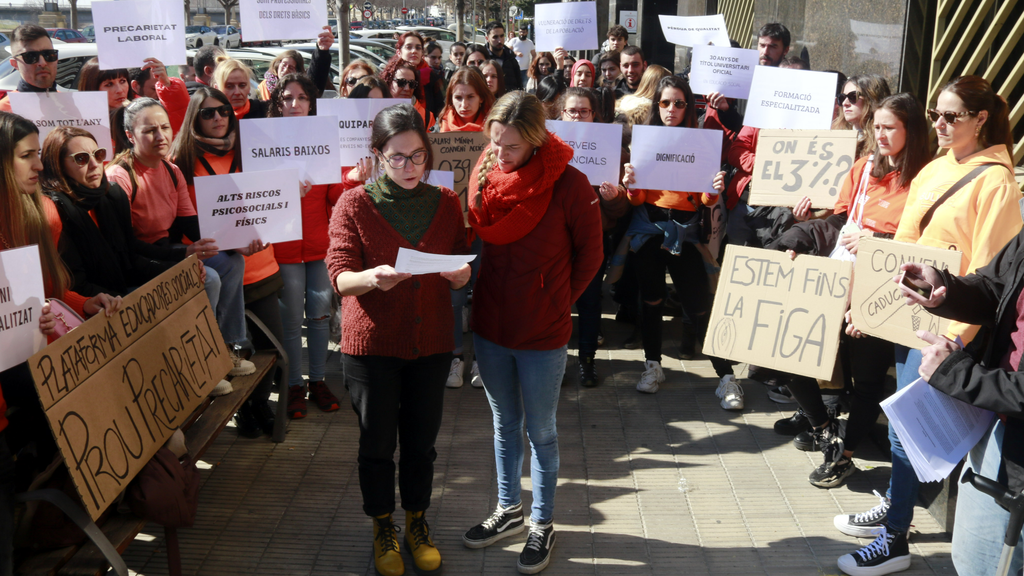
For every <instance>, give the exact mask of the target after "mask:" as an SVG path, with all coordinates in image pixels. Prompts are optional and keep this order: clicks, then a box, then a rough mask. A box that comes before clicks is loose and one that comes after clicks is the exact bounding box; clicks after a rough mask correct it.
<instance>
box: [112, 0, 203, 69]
mask: <svg viewBox="0 0 1024 576" xmlns="http://www.w3.org/2000/svg"><path fill="white" fill-rule="evenodd" d="M92 17H93V19H94V22H95V28H96V50H97V54H98V58H99V61H100V68H101V69H103V70H116V69H118V68H139V67H141V66H142V65H143V64H144V63H145V62H144V60H145V59H146V58H156V59H157V60H160V61H161V62H163V63H164V64H165V65H167V66H170V65H172V64H184V63H185V62H186V61H187V60H188V55H187V54H186V53H185V13H184V11H183V10H182V9H181V2H180V1H179V0H132V1H131V2H124V1H116V2H114V1H99V0H97V1H96V2H93V3H92Z"/></svg>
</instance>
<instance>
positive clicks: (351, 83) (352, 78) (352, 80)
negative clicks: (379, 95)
mask: <svg viewBox="0 0 1024 576" xmlns="http://www.w3.org/2000/svg"><path fill="white" fill-rule="evenodd" d="M366 76H369V74H367V75H366ZM366 76H360V77H358V78H356V77H355V76H349V77H348V78H346V79H345V83H346V84H348V85H349V86H355V85H356V82H359V81H360V80H362V79H363V78H366Z"/></svg>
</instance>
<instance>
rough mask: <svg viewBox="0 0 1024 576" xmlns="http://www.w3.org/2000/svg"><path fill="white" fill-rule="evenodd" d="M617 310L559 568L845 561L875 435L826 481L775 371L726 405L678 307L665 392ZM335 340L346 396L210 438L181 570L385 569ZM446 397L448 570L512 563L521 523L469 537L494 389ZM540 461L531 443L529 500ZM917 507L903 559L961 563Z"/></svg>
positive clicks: (576, 446) (160, 566)
mask: <svg viewBox="0 0 1024 576" xmlns="http://www.w3.org/2000/svg"><path fill="white" fill-rule="evenodd" d="M603 327H604V332H605V335H606V336H607V339H608V345H606V346H605V348H603V349H602V350H601V351H600V352H599V356H598V369H599V371H600V374H601V375H602V376H605V379H604V381H603V383H602V384H601V386H599V387H598V388H594V389H584V388H580V387H579V386H578V385H577V384H576V378H575V363H574V357H573V353H574V350H570V372H569V377H568V378H567V380H566V384H565V386H564V387H563V388H562V396H561V403H560V405H559V410H558V429H559V439H560V450H561V472H560V478H559V488H558V496H557V504H556V508H555V523H556V527H557V529H558V541H557V545H556V547H555V551H554V557H553V560H552V562H551V565H550V567H549V568H548V569H547V570H546V571H544V574H545V575H548V576H556V575H561V574H595V575H606V574H607V575H620V574H622V575H631V574H687V575H700V574H722V575H733V574H780V575H787V576H788V575H803V574H838V573H839V571H838V569H837V568H836V559H837V558H838V557H839V556H840V555H842V554H846V553H848V552H851V551H853V550H854V549H856V548H858V547H859V546H862V545H865V544H867V543H868V541H866V540H860V541H858V540H857V539H854V538H849V537H847V536H844V535H843V534H841V533H839V532H838V531H837V530H836V529H835V528H834V527H833V525H832V518H833V516H835V515H836V514H839V513H842V512H846V513H851V512H860V511H864V510H867V509H869V508H871V507H872V506H874V505H876V504H877V503H878V500H877V498H875V497H874V496H873V495H872V494H871V492H872V490H878V491H879V492H882V493H884V490H885V487H886V485H887V482H888V475H889V465H888V462H885V461H880V460H879V452H878V450H877V448H876V447H875V446H873V445H871V443H870V442H865V445H864V446H862V447H861V449H860V450H859V451H858V454H857V456H856V460H857V464H858V466H859V467H860V468H861V470H860V471H858V472H857V473H855V474H854V475H853V476H851V477H850V479H849V480H848V482H847V484H846V485H844V486H843V487H841V488H837V489H833V490H821V489H818V488H815V487H813V486H811V485H810V484H808V482H807V475H808V473H810V471H811V470H812V469H813V468H814V467H815V466H817V465H818V464H820V463H821V455H820V453H804V452H800V451H798V450H796V449H795V448H793V446H792V445H791V444H790V443H789V438H786V437H782V436H778V435H776V434H775V433H774V432H773V431H772V424H773V423H774V421H775V420H777V419H779V418H782V417H785V416H789V415H790V414H792V408H791V406H780V405H777V404H774V403H773V402H771V401H769V400H768V399H767V397H766V395H765V388H764V387H763V386H761V385H760V384H757V383H755V382H752V381H749V380H745V379H744V380H742V385H743V387H744V389H745V390H746V409H745V410H743V411H742V412H726V411H724V410H722V409H721V408H720V407H719V406H718V399H717V398H715V395H714V389H715V387H716V386H717V378H716V377H715V374H714V371H713V370H712V368H711V365H710V363H709V362H708V361H707V360H704V359H700V360H697V361H692V362H680V361H679V360H677V359H676V356H675V351H676V350H678V334H679V323H678V322H666V323H665V343H664V348H665V350H666V351H669V354H670V355H667V356H666V357H665V360H664V366H665V373H666V377H667V378H668V381H667V383H666V384H664V385H663V386H662V388H661V391H660V392H659V393H658V394H655V395H644V394H640V393H638V392H637V391H636V390H635V385H636V382H637V380H638V379H639V377H640V371H641V369H642V352H641V351H639V350H637V351H629V350H622V349H619V348H616V347H613V345H614V346H618V345H620V344H621V343H622V341H623V340H624V339H625V337H626V335H627V333H628V328H627V327H626V326H624V325H621V324H616V323H615V322H613V321H612V320H611V317H610V316H606V317H605V320H604V321H603ZM467 337H468V335H467ZM332 350H334V351H332V354H331V358H330V361H329V366H330V369H331V372H330V376H329V384H330V386H331V388H332V389H333V390H334V392H335V393H336V394H337V395H338V396H339V397H340V398H341V400H342V409H341V410H339V411H338V412H334V413H332V414H323V413H321V412H319V411H318V410H317V409H316V408H315V406H313V405H312V404H311V405H310V411H309V417H307V418H306V419H305V420H301V421H297V422H293V423H292V424H291V427H290V431H289V434H288V439H287V441H286V442H285V443H283V444H273V443H271V442H270V441H269V440H268V439H266V438H264V439H262V440H247V439H244V438H239V437H238V436H237V434H235V432H234V430H233V429H232V428H229V429H228V430H225V431H224V432H223V433H222V434H221V436H220V437H219V438H218V439H217V441H216V442H215V444H214V445H213V446H212V447H211V449H210V450H209V452H208V453H207V454H206V456H205V461H204V462H203V463H201V465H200V466H201V468H203V470H202V474H203V482H204V484H203V487H202V490H201V492H200V505H199V506H200V507H199V517H198V520H197V523H196V526H195V527H194V528H192V529H187V530H181V531H180V534H181V546H182V557H183V564H184V572H185V574H195V575H204V576H207V575H235V574H238V575H253V574H259V575H263V574H267V575H270V574H275V575H276V574H280V575H289V576H291V575H307V574H317V575H320V574H323V575H328V574H329V575H332V576H337V575H339V574H366V575H372V574H374V570H373V563H372V559H371V534H372V532H371V525H370V521H369V520H368V519H367V518H366V517H365V516H364V515H363V513H362V510H361V497H360V493H359V479H358V474H357V469H356V452H357V445H358V435H359V430H358V427H357V423H356V418H355V415H354V413H353V412H352V410H351V409H350V408H349V404H348V396H347V395H345V394H344V388H343V386H342V384H341V376H340V369H339V359H338V353H337V351H336V349H332ZM738 368H743V366H742V365H741V366H739V367H738ZM744 371H745V370H744ZM744 371H741V372H740V375H741V376H742V375H743V372H744ZM445 400H446V402H445V416H444V423H443V426H442V428H441V433H440V436H439V438H438V442H437V451H438V459H437V463H436V468H435V481H434V497H433V503H432V505H431V508H430V510H429V511H428V518H429V520H430V523H431V526H432V528H433V529H434V533H435V536H434V540H435V543H436V544H437V546H438V547H439V549H440V550H441V554H442V556H443V558H444V562H445V574H447V575H449V576H452V575H462V574H488V575H490V574H499V575H501V574H505V575H510V576H511V575H512V574H516V573H517V572H516V559H517V557H518V553H519V551H520V550H521V549H522V546H523V543H524V541H525V534H523V535H520V536H517V537H513V538H510V539H509V540H505V541H502V542H501V543H499V544H496V545H495V546H492V547H491V548H487V549H484V550H469V549H467V548H465V547H463V546H462V543H461V535H462V533H463V532H464V531H465V530H466V529H468V528H469V527H470V526H472V525H473V524H475V523H477V522H479V521H481V520H483V519H484V518H485V517H486V516H487V515H488V514H489V513H490V512H491V510H493V509H494V507H495V505H496V487H495V472H494V456H493V444H492V435H491V413H490V410H489V409H488V406H487V402H486V398H485V396H484V392H483V390H478V389H475V388H472V387H471V386H470V385H469V382H468V379H467V382H466V385H465V386H464V387H462V388H461V389H455V390H448V391H447V393H446V398H445ZM780 408H781V409H780ZM528 467H529V455H527V458H526V463H525V468H526V469H527V473H526V476H525V478H524V482H523V484H524V486H523V487H524V491H525V492H524V505H526V506H527V507H528V506H529V502H530V494H529V488H530V481H529V472H528ZM399 514H401V511H399ZM399 519H401V520H400V521H401V522H402V523H404V515H403V516H398V517H396V520H399ZM914 523H915V527H914V528H913V529H912V531H911V540H910V544H911V551H912V553H913V554H914V561H913V564H912V566H911V569H910V570H909V571H907V572H903V573H902V574H907V575H919V574H955V571H954V569H953V566H952V562H951V561H950V557H949V551H950V544H949V538H948V537H947V536H946V535H945V534H944V533H942V532H941V531H940V530H939V528H938V525H937V524H936V523H935V521H934V520H932V518H931V516H929V515H928V513H927V512H926V511H925V510H923V509H921V508H918V510H917V512H916V515H915V521H914ZM162 534H163V532H162V530H161V529H160V528H159V527H150V528H149V529H148V530H147V531H146V532H144V533H143V534H141V535H140V536H139V537H138V539H137V540H136V542H135V543H133V544H132V545H131V546H130V547H129V548H128V550H127V551H126V553H125V558H126V561H127V562H128V565H129V567H130V568H131V569H132V570H134V571H135V573H138V574H144V575H147V576H149V575H154V574H166V573H167V567H166V559H165V556H164V554H163V547H162V544H163V536H162ZM403 546H404V544H403ZM403 553H404V555H405V557H406V566H407V574H413V573H414V571H413V569H412V561H411V557H410V556H409V555H408V553H406V552H405V550H404V548H403Z"/></svg>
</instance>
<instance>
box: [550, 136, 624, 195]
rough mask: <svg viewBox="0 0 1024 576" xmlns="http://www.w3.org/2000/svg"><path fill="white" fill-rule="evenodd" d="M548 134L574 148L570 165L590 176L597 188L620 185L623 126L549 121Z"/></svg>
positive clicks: (588, 177)
mask: <svg viewBox="0 0 1024 576" xmlns="http://www.w3.org/2000/svg"><path fill="white" fill-rule="evenodd" d="M547 124H548V130H550V131H551V133H553V134H557V135H558V137H559V138H561V139H562V140H564V141H565V143H566V144H568V145H569V146H572V149H573V151H574V152H573V155H572V160H569V165H570V166H573V167H575V168H576V169H577V170H579V171H580V172H583V173H584V174H586V175H587V180H589V181H590V183H591V184H592V185H594V186H600V185H601V183H602V182H611V183H612V184H618V182H619V168H620V167H621V163H622V124H598V123H596V122H562V121H560V120H548V122H547Z"/></svg>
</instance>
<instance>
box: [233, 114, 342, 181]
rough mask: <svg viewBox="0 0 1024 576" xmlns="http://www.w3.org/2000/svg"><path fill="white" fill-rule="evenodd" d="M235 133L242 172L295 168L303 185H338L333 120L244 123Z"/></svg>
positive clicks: (307, 118) (310, 118)
mask: <svg viewBox="0 0 1024 576" xmlns="http://www.w3.org/2000/svg"><path fill="white" fill-rule="evenodd" d="M238 131H239V133H240V134H241V138H242V166H245V171H246V172H254V171H258V170H279V169H282V168H297V169H298V170H299V179H301V180H303V181H306V180H309V181H310V182H312V183H313V184H333V183H336V182H341V154H340V153H339V150H338V118H337V117H336V116H296V117H291V118H256V119H248V120H242V121H240V122H239V123H238Z"/></svg>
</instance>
